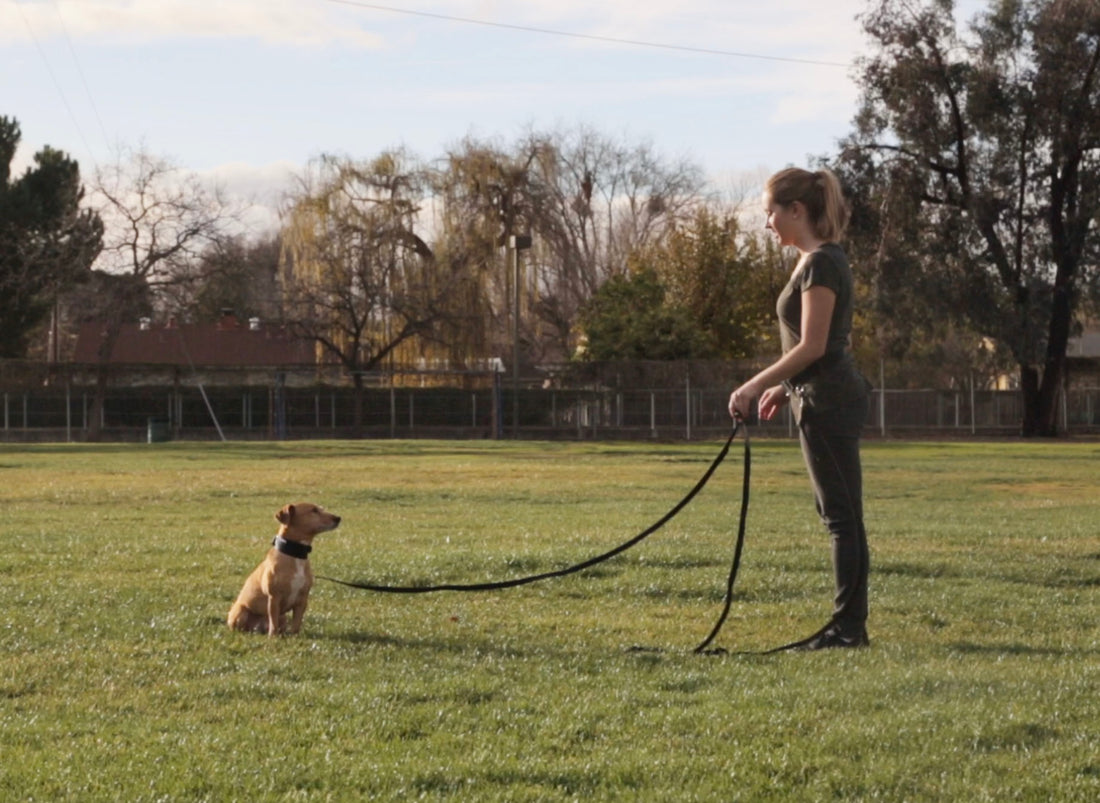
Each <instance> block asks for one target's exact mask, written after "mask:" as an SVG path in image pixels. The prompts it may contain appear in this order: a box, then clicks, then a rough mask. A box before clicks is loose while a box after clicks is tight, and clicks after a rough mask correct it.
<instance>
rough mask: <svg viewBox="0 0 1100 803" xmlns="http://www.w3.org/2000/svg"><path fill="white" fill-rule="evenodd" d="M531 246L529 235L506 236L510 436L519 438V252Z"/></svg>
mask: <svg viewBox="0 0 1100 803" xmlns="http://www.w3.org/2000/svg"><path fill="white" fill-rule="evenodd" d="M530 247H531V235H529V234H511V235H509V236H508V252H509V255H510V256H511V259H512V438H513V439H518V438H519V300H520V298H519V273H520V271H519V252H520V251H526V250H527V249H528V248H530Z"/></svg>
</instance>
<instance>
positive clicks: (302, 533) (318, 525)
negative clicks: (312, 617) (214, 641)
mask: <svg viewBox="0 0 1100 803" xmlns="http://www.w3.org/2000/svg"><path fill="white" fill-rule="evenodd" d="M275 520H276V521H277V522H279V524H280V525H281V526H280V527H279V534H278V535H276V536H275V540H274V541H273V542H272V547H271V549H269V550H268V552H267V557H266V558H264V560H263V563H261V564H260V565H259V566H257V567H256V568H255V569H254V570H253V572H252V574H250V575H249V576H248V579H247V580H245V581H244V588H242V589H241V593H240V594H239V595H238V596H237V601H236V602H234V603H233V607H232V608H230V609H229V618H228V619H227V623H228V624H229V627H230V628H232V629H233V630H243V631H245V632H249V633H267V634H268V635H269V636H277V635H280V634H282V633H286V632H290V633H297V632H298V631H299V630H301V629H302V618H303V617H304V616H305V615H306V605H307V604H308V603H309V589H310V588H312V587H313V572H312V571H311V570H310V568H309V553H310V550H312V549H313V538H314V536H316V535H317V534H318V533H323V532H327V531H328V530H335V529H336V527H337V525H338V524H340V517H339V516H336V515H333V514H332V513H329V512H327V511H325V510H324V509H323V508H321V507H318V506H317V505H314V504H312V503H310V502H297V503H295V504H293V505H287V506H286V507H284V508H283V509H282V510H280V511H279V512H278V513H276V514H275ZM291 612H293V614H294V619H293V620H292V621H291V622H290V629H289V631H288V630H287V621H286V617H287V614H288V613H291Z"/></svg>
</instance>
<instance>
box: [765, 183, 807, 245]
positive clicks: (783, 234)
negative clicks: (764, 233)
mask: <svg viewBox="0 0 1100 803" xmlns="http://www.w3.org/2000/svg"><path fill="white" fill-rule="evenodd" d="M798 206H799V204H798V203H797V202H795V203H793V204H791V205H790V206H783V205H782V204H778V203H776V202H775V201H774V200H773V199H772V197H771V195H770V194H768V193H764V214H765V215H766V216H767V219H766V220H765V222H764V228H765V229H767V230H768V231H770V232H773V233H774V234H775V237H776V239H777V240H778V241H779V244H780V245H794V244H795V240H794V236H795V232H796V231H798V226H799V225H800V224H799V223H798Z"/></svg>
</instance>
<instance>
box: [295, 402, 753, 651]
mask: <svg viewBox="0 0 1100 803" xmlns="http://www.w3.org/2000/svg"><path fill="white" fill-rule="evenodd" d="M740 431H744V436H745V450H744V474H743V478H742V486H741V514H740V520H739V523H738V528H737V542H736V546H735V548H734V553H733V565H732V566H731V567H730V573H729V578H728V580H727V582H726V597H725V603H724V605H723V608H722V613H721V615H720V616H719V618H718V622H717V623H716V624H715V626H714V628H713V629H712V630H711V632H710V635H708V636H707V637H706V639H705V640H704V641H703V642H702V643H701V644H700V645H699V646H698V647H696V648H695V650H694V651H695V652H696V653H703V652H706V649H707V647H708V646H709V645H710V643H711V642H712V641H713V640H714V639H715V637H716V636H717V635H718V632H719V631H720V630H721V629H722V625H723V624H724V623H725V621H726V616H727V615H728V614H729V610H730V605H731V604H732V601H733V583H734V580H735V579H736V578H737V570H738V568H739V567H740V564H741V550H742V547H743V546H744V543H745V520H746V516H747V514H748V507H749V475H750V472H751V467H752V450H751V446H750V443H749V434H748V429H747V427H745V426H744V424H743V422H742V421H741V420H740V419H738V420H735V422H734V425H733V430H732V431H731V432H730V435H729V437H728V438H727V439H726V442H725V444H724V445H723V446H722V448H721V450H720V451H719V452H718V455H717V456H716V457H715V458H714V460H713V461H712V462H711V464H710V466H708V467H707V470H706V471H705V472H704V473H703V476H702V477H701V478H700V479H699V481H698V482H696V483H695V486H694V487H693V488H692V489H691V490H690V491H688V493H687V495H686V496H684V498H683V499H681V500H680V501H679V502H677V503H676V505H675V506H674V507H673V508H672V509H671V510H669V511H668V512H667V513H665V515H663V516H662V517H661V518H660V519H658V520H657V521H656V522H654V523H653V524H651V525H650V526H649V527H647V528H645V529H644V530H642V531H641V532H640V533H638V534H637V535H635V536H634V537H633V538H631V539H629V540H627V541H624V542H623V543H621V544H619V545H618V546H617V547H615V548H614V549H611V550H608V551H607V552H604V553H602V554H599V555H596V556H595V557H593V558H589V559H588V560H585V561H582V562H581V563H576V564H574V565H572V566H566V567H565V568H563V569H556V570H554V571H549V572H541V573H539V574H531V575H526V576H523V577H515V578H512V579H510V580H496V581H492V582H484V583H440V584H437V585H415V586H395V585H382V584H377V583H364V582H357V581H351V580H339V579H337V578H335V577H326V576H324V575H317V577H318V579H320V580H328V581H329V582H330V583H338V584H339V585H342V586H348V587H349V588H360V589H364V590H366V591H378V592H381V593H386V594H429V593H433V592H437V591H496V590H499V589H504V588H515V587H516V586H522V585H528V584H530V583H536V582H538V581H540V580H548V579H550V578H552V577H564V576H566V575H569V574H575V573H577V572H581V571H584V570H585V569H588V568H591V567H592V566H595V565H596V564H598V563H603V562H604V561H606V560H610V559H611V558H613V557H615V556H616V555H619V554H621V553H623V552H626V551H627V550H628V549H630V548H631V547H633V546H636V545H637V544H640V543H641V542H642V541H644V540H645V539H646V538H648V537H649V536H651V535H652V534H653V533H655V532H657V530H659V529H661V528H662V527H663V526H664V525H665V524H667V523H668V522H669V521H671V520H672V519H673V517H675V516H676V514H677V513H679V512H680V511H681V510H683V509H684V508H685V507H687V506H688V504H690V502H691V500H692V499H694V498H695V497H696V495H698V493H699V492H700V491H701V490H703V488H704V487H705V486H706V484H707V482H708V481H709V480H710V478H711V476H712V475H713V474H714V472H715V471H716V470H717V469H718V466H719V465H721V463H722V461H723V460H725V458H726V455H727V454H728V453H729V450H730V446H731V445H732V444H733V441H734V438H736V437H737V433H738V432H740Z"/></svg>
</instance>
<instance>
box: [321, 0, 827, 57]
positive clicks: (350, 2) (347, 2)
mask: <svg viewBox="0 0 1100 803" xmlns="http://www.w3.org/2000/svg"><path fill="white" fill-rule="evenodd" d="M327 2H329V3H335V4H338V5H344V6H355V7H357V8H369V9H373V10H375V11H388V12H391V13H393V14H407V15H409V16H414V17H428V18H430V19H437V20H446V21H447V22H461V23H463V24H465V25H482V26H485V27H488V28H504V29H506V30H512V31H525V32H527V33H540V34H546V35H548V36H564V37H568V38H570V39H587V40H589V41H595V42H609V43H612V44H617V45H632V46H634V47H652V48H659V49H661V50H677V51H680V52H683V53H701V54H703V55H707V56H728V57H731V58H739V59H757V60H759V61H783V62H788V63H791V64H813V65H816V66H819V67H847V66H848V65H847V64H844V63H842V62H839V61H818V60H815V59H799V58H791V57H787V56H766V55H762V54H760V53H740V52H737V51H734V50H712V49H710V48H705V47H689V46H687V45H670V44H666V43H663V42H645V41H641V40H638V39H620V38H618V37H614V36H597V35H595V34H587V33H573V32H571V31H557V30H553V29H550V28H537V27H534V26H531V25H513V24H510V23H506V22H493V21H491V20H478V19H471V18H469V17H455V16H451V15H449V14H435V13H433V12H430V11H414V10H412V9H408V8H395V7H393V6H383V5H378V4H377V3H363V2H359V0H327Z"/></svg>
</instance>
